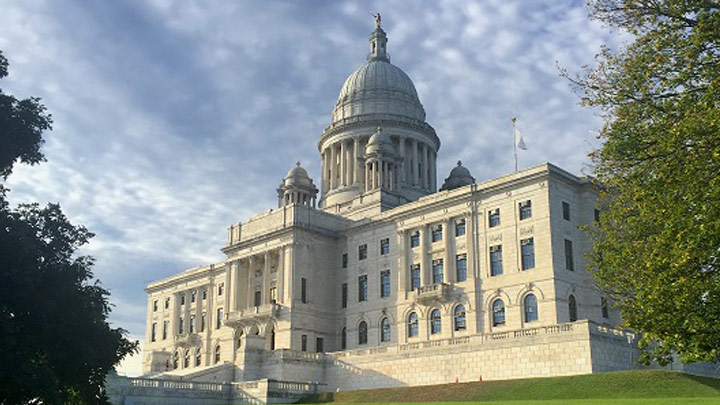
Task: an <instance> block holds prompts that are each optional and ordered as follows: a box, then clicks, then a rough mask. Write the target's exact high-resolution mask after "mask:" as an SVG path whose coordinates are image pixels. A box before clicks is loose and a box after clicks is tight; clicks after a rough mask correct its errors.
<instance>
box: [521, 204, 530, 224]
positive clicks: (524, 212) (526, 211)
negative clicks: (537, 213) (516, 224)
mask: <svg viewBox="0 0 720 405" xmlns="http://www.w3.org/2000/svg"><path fill="white" fill-rule="evenodd" d="M531 217H532V203H531V202H530V200H527V201H525V202H521V203H520V220H521V221H522V220H523V219H528V218H531Z"/></svg>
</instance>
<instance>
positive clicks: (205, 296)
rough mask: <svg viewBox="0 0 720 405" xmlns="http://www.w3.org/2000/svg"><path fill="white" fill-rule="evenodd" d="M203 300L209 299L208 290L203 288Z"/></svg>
mask: <svg viewBox="0 0 720 405" xmlns="http://www.w3.org/2000/svg"><path fill="white" fill-rule="evenodd" d="M202 299H203V300H206V299H207V288H203V290H202Z"/></svg>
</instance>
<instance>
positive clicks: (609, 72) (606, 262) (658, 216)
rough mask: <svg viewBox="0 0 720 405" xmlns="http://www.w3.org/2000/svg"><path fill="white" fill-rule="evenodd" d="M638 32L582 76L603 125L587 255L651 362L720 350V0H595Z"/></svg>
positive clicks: (711, 355)
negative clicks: (597, 206)
mask: <svg viewBox="0 0 720 405" xmlns="http://www.w3.org/2000/svg"><path fill="white" fill-rule="evenodd" d="M589 8H590V11H591V16H592V17H594V18H596V19H599V20H601V21H603V22H605V23H607V24H609V25H611V26H615V27H619V28H621V29H624V30H626V31H628V32H629V33H630V34H632V36H633V37H634V40H633V42H631V43H630V44H628V45H626V46H625V47H624V48H623V49H621V50H620V51H618V52H612V51H611V50H609V49H603V51H602V53H601V54H600V55H599V56H598V58H597V59H598V60H597V62H598V63H597V66H596V67H595V68H594V69H593V70H591V71H590V72H588V74H587V76H585V77H584V78H582V79H580V80H578V81H577V84H578V85H579V89H580V90H581V92H582V93H581V95H582V98H583V103H584V104H585V105H587V106H591V107H597V108H600V109H601V110H602V112H603V117H604V120H605V125H604V126H603V128H602V130H601V132H600V134H599V137H600V138H601V139H602V140H604V144H603V146H602V148H601V149H599V150H598V151H596V152H595V153H594V154H593V155H592V158H593V163H594V168H595V173H596V175H597V178H598V180H599V184H601V185H602V188H603V192H602V193H601V203H602V204H603V208H604V210H603V211H604V212H603V216H602V218H601V220H600V221H599V223H597V224H596V225H595V226H593V227H591V230H590V232H591V236H592V238H593V239H594V253H593V254H592V255H591V261H592V264H593V265H594V266H593V267H595V268H596V271H595V276H596V278H597V280H599V282H600V284H601V286H602V287H603V288H604V289H606V290H607V291H608V292H610V293H611V294H612V296H613V298H614V299H615V301H616V303H617V305H618V307H619V309H620V310H621V313H622V315H623V318H624V320H625V323H626V326H628V327H631V328H633V329H635V330H637V331H639V332H642V334H643V337H642V339H641V342H640V343H641V346H642V347H643V348H644V349H646V350H645V351H644V353H643V358H642V360H644V361H645V362H647V361H650V360H656V361H659V362H660V363H661V364H664V363H666V362H667V361H669V360H670V358H671V353H676V354H679V355H681V357H682V359H683V360H685V361H716V360H717V359H718V355H719V354H720V3H719V2H718V1H712V0H590V1H589Z"/></svg>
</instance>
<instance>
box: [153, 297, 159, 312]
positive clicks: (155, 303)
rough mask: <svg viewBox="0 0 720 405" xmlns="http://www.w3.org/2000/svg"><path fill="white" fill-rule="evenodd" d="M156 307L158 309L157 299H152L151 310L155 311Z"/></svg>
mask: <svg viewBox="0 0 720 405" xmlns="http://www.w3.org/2000/svg"><path fill="white" fill-rule="evenodd" d="M157 309H158V301H157V300H155V301H153V312H157Z"/></svg>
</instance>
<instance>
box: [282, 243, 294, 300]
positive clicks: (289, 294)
mask: <svg viewBox="0 0 720 405" xmlns="http://www.w3.org/2000/svg"><path fill="white" fill-rule="evenodd" d="M285 255H286V256H285V259H287V260H285V263H286V264H285V274H284V277H285V281H284V282H283V284H284V285H285V287H286V288H285V296H284V297H283V300H284V301H285V302H286V303H288V304H292V299H293V290H292V287H293V285H292V280H293V270H294V266H295V247H294V246H293V245H288V246H287V248H286V249H285Z"/></svg>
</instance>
